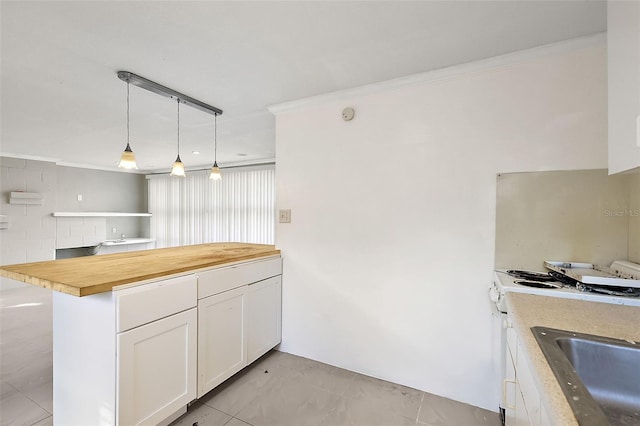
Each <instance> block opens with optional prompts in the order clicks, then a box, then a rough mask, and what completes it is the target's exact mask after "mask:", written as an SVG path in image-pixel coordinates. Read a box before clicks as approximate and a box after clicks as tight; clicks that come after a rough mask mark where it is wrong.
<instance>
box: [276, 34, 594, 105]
mask: <svg viewBox="0 0 640 426" xmlns="http://www.w3.org/2000/svg"><path fill="white" fill-rule="evenodd" d="M606 41H607V33H598V34H593V35H589V36H585V37H578V38H572V39H569V40H563V41H560V42H557V43H551V44H545V45H543V46H538V47H533V48H531V49H526V50H520V51H517V52H513V53H507V54H504V55H499V56H494V57H491V58H487V59H480V60H477V61H473V62H467V63H464V64H460V65H453V66H450V67H446V68H440V69H436V70H432V71H425V72H422V73H418V74H412V75H409V76H406V77H400V78H394V79H392V80H385V81H381V82H378V83H372V84H366V85H364V86H357V87H353V88H349V89H344V90H339V91H336V92H330V93H326V94H322V95H317V96H312V97H308V98H303V99H297V100H294V101H289V102H283V103H280V104H275V105H270V106H268V107H267V110H269V112H271V113H272V114H274V115H278V114H280V113H283V112H287V111H292V110H296V109H300V108H304V107H308V106H313V105H320V104H324V103H327V102H333V101H340V100H343V99H345V98H352V97H357V96H366V95H370V94H374V93H378V92H382V91H387V90H393V89H397V88H400V87H404V86H410V85H414V84H422V83H427V82H435V81H441V80H446V79H450V78H454V77H459V76H462V75H465V74H471V73H476V72H479V71H485V70H489V69H492V68H497V67H503V66H507V65H512V64H516V63H519V62H524V61H528V60H532V59H536V58H540V57H543V56H549V55H555V54H560V53H565V52H571V51H575V50H580V49H584V48H586V47H590V46H596V45H606Z"/></svg>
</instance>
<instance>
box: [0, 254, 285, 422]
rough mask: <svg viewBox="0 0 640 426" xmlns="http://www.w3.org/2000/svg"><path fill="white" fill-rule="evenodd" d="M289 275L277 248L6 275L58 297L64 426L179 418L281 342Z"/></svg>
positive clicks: (18, 269) (36, 267) (22, 268)
mask: <svg viewBox="0 0 640 426" xmlns="http://www.w3.org/2000/svg"><path fill="white" fill-rule="evenodd" d="M83 260H84V261H83ZM281 271H282V263H281V258H280V252H279V251H278V250H276V249H275V248H274V247H273V246H264V245H256V244H239V243H224V244H205V245H198V246H186V247H176V248H172V249H157V250H146V251H143V252H133V253H121V254H114V255H106V256H100V257H93V258H76V259H65V260H59V261H51V262H38V263H33V264H24V265H11V266H3V267H2V269H1V273H2V275H3V276H7V277H9V278H14V279H20V280H21V281H24V282H28V283H31V284H35V285H40V286H42V287H47V288H52V289H55V290H56V291H54V294H53V375H54V377H53V382H54V384H53V393H54V396H53V398H54V406H53V411H54V424H56V425H89V424H90V425H143V424H154V425H155V424H166V423H169V422H171V421H172V420H173V419H175V418H177V417H178V416H180V415H181V414H182V413H184V412H185V410H186V406H187V404H188V403H189V402H191V401H193V400H194V399H196V398H198V397H201V396H202V395H204V394H206V393H207V392H208V391H210V390H211V389H213V388H214V387H215V386H217V385H219V384H220V383H222V382H223V381H224V380H226V379H227V378H229V377H231V376H232V375H233V374H235V373H236V372H238V371H240V370H241V369H242V368H244V367H245V366H247V365H248V364H249V363H251V362H253V361H254V360H256V359H257V358H258V357H260V356H261V355H262V354H264V353H266V352H267V351H268V350H269V349H271V348H273V347H274V346H276V345H277V344H278V343H279V342H280V339H281V286H282V282H281ZM151 275H155V276H154V277H151ZM64 277H67V278H64ZM109 280H111V281H109ZM80 282H82V283H84V285H79V286H77V285H75V284H74V283H76V284H77V283H80ZM108 282H112V283H114V285H112V286H111V288H110V289H108V290H107V289H106V287H108V285H107V283H108ZM87 283H92V285H87ZM82 293H85V294H84V295H83V294H82ZM79 296H80V297H79Z"/></svg>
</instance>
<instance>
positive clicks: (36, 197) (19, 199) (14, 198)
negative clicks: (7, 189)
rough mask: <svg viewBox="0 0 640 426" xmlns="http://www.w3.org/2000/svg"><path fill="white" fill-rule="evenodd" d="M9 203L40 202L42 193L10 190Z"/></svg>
mask: <svg viewBox="0 0 640 426" xmlns="http://www.w3.org/2000/svg"><path fill="white" fill-rule="evenodd" d="M9 204H36V205H37V204H42V194H38V193H36V192H21V191H16V192H11V194H10V196H9Z"/></svg>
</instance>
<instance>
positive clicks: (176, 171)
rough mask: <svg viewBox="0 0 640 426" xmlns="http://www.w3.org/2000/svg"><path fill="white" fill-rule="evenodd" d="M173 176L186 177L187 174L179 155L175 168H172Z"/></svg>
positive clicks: (174, 164)
mask: <svg viewBox="0 0 640 426" xmlns="http://www.w3.org/2000/svg"><path fill="white" fill-rule="evenodd" d="M171 176H180V177H185V176H186V174H185V173H184V164H182V161H181V160H180V155H178V158H176V162H175V163H173V167H172V168H171Z"/></svg>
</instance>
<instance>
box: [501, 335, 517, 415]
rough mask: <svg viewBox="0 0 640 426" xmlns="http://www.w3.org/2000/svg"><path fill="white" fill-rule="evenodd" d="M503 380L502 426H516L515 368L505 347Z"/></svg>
mask: <svg viewBox="0 0 640 426" xmlns="http://www.w3.org/2000/svg"><path fill="white" fill-rule="evenodd" d="M505 350H506V356H505V359H506V365H505V375H504V377H505V380H504V383H503V384H502V386H503V387H502V402H503V405H504V424H505V426H515V424H516V392H518V389H516V367H515V361H514V359H513V355H512V354H511V351H510V350H509V347H508V346H507V347H506V348H505Z"/></svg>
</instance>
